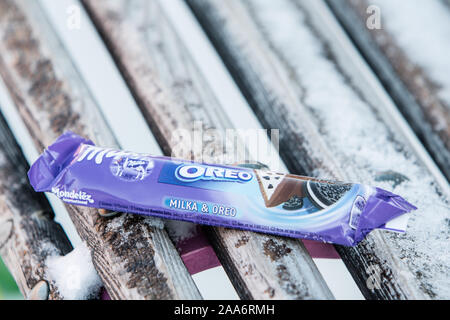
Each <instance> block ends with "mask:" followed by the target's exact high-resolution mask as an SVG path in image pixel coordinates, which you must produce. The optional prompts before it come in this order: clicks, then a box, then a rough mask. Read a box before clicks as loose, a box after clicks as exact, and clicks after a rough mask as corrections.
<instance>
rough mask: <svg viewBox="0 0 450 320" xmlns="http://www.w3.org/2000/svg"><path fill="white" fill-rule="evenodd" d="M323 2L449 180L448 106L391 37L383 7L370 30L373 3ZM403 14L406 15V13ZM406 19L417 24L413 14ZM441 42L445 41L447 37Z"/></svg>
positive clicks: (359, 0)
mask: <svg viewBox="0 0 450 320" xmlns="http://www.w3.org/2000/svg"><path fill="white" fill-rule="evenodd" d="M327 3H328V4H329V6H330V7H331V8H332V9H333V11H334V13H335V15H336V16H337V18H338V19H339V21H340V22H341V23H342V24H343V26H344V27H345V29H346V31H347V32H348V33H349V35H350V36H351V37H352V39H353V41H354V42H355V44H356V45H357V46H358V48H359V49H360V51H361V52H362V54H363V55H364V57H365V58H366V60H367V61H368V63H369V64H370V66H371V67H372V68H373V70H374V71H375V73H376V74H377V75H378V77H379V78H380V80H381V81H382V82H383V85H384V87H385V88H386V90H387V91H388V92H389V94H390V95H391V97H392V98H393V99H394V101H395V103H396V104H397V106H398V107H399V109H400V111H401V112H402V113H403V115H404V116H405V117H406V119H407V120H408V122H409V123H410V124H411V126H412V128H413V129H414V131H415V132H416V134H417V135H418V136H419V138H420V139H421V141H422V142H423V144H424V145H425V146H426V148H427V149H428V151H429V152H430V153H431V155H432V156H433V158H434V159H435V161H436V162H437V163H438V165H439V167H440V168H441V170H442V171H443V172H444V173H445V175H446V176H447V179H450V105H448V102H445V101H444V100H443V99H442V98H441V97H440V95H439V91H440V90H442V89H440V84H439V83H438V82H436V80H435V79H433V78H432V76H430V75H429V74H428V73H427V71H426V70H424V69H423V68H422V67H421V66H419V65H417V63H416V62H415V60H414V58H413V57H411V56H409V53H408V52H405V51H404V50H402V49H401V47H400V46H399V44H398V41H397V40H396V39H395V37H393V35H392V34H390V33H389V30H388V28H386V26H389V24H390V23H391V22H390V21H389V19H388V16H386V15H384V14H383V12H384V9H383V7H380V9H381V17H380V19H381V22H382V28H381V29H372V30H370V29H368V28H367V27H366V19H368V18H369V15H372V14H374V12H370V14H368V13H367V12H366V10H367V8H368V7H369V5H376V3H372V2H370V3H369V2H367V1H364V0H353V1H339V0H337V1H336V0H328V1H327ZM424 3H426V2H424ZM407 5H414V4H407ZM449 10H450V9H449ZM403 14H405V15H407V13H406V12H404V13H403ZM410 19H412V20H415V21H416V22H415V23H417V24H419V23H421V21H420V20H416V19H415V18H413V17H410ZM424 28H426V26H424ZM442 41H443V42H444V41H448V38H447V39H442ZM424 50H426V48H424ZM435 54H436V55H440V54H445V53H442V52H435Z"/></svg>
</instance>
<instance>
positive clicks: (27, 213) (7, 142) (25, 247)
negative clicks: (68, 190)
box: [0, 115, 72, 300]
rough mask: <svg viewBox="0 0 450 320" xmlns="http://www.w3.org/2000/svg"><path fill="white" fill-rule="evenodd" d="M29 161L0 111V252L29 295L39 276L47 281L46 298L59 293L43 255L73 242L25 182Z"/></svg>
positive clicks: (67, 249) (60, 251) (60, 252)
mask: <svg viewBox="0 0 450 320" xmlns="http://www.w3.org/2000/svg"><path fill="white" fill-rule="evenodd" d="M27 169H28V165H27V163H26V160H25V158H24V157H23V155H22V153H21V151H20V149H19V146H18V145H17V144H16V142H15V140H14V138H13V136H12V134H11V132H10V131H9V128H8V127H7V125H6V122H5V121H4V119H3V117H2V116H1V115H0V255H1V258H2V260H3V261H4V262H5V264H6V266H7V267H8V269H9V270H10V272H11V274H12V275H13V277H14V279H15V280H16V283H17V285H18V287H19V289H20V292H21V293H22V294H23V296H24V297H28V296H29V293H30V291H31V289H32V288H33V287H34V286H35V285H36V283H37V282H38V281H40V280H47V281H48V283H49V299H50V300H59V299H61V298H62V297H61V295H60V294H59V291H58V288H57V287H56V285H55V283H54V282H52V281H49V280H48V279H47V277H46V272H47V266H46V259H47V258H48V257H50V256H60V255H65V254H67V253H68V252H70V251H71V250H72V246H71V244H70V242H69V240H68V239H67V237H66V234H65V233H64V231H63V229H62V228H61V226H60V225H59V224H58V223H56V222H55V221H54V220H53V218H54V215H53V212H52V211H51V209H50V206H49V204H48V203H47V201H46V200H45V197H44V196H43V195H40V194H36V193H35V192H34V191H33V189H32V188H31V186H30V185H29V183H28V178H27Z"/></svg>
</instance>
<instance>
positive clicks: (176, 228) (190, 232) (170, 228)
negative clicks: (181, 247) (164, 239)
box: [165, 220, 197, 243]
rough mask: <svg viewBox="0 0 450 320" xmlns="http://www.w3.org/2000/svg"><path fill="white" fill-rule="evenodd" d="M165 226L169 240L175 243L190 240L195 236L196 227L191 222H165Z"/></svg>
mask: <svg viewBox="0 0 450 320" xmlns="http://www.w3.org/2000/svg"><path fill="white" fill-rule="evenodd" d="M165 225H166V229H167V232H168V233H169V236H170V238H171V239H172V240H173V241H174V242H175V243H178V242H180V241H183V240H187V239H189V238H192V237H193V236H195V235H196V234H197V225H196V224H194V223H191V222H185V221H176V220H165Z"/></svg>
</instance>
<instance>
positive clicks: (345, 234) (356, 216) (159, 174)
mask: <svg viewBox="0 0 450 320" xmlns="http://www.w3.org/2000/svg"><path fill="white" fill-rule="evenodd" d="M28 176H29V179H30V182H31V184H32V186H33V187H34V189H35V190H36V191H38V192H52V193H54V194H56V195H57V196H58V197H59V198H60V199H62V200H63V201H65V202H67V203H71V204H76V205H84V206H89V207H95V208H103V209H108V210H115V211H122V212H128V213H135V214H143V215H151V216H157V217H162V218H167V219H175V220H185V221H191V222H195V223H199V224H207V225H214V226H223V227H230V228H238V229H245V230H251V231H256V232H264V233H271V234H276V235H282V236H288V237H294V238H303V239H310V240H316V241H323V242H330V243H337V244H342V245H347V246H353V245H356V244H357V243H358V242H359V241H361V240H362V239H363V238H364V237H365V235H367V234H368V233H369V232H370V231H371V230H373V229H376V228H383V227H384V226H385V224H386V223H387V222H388V221H391V220H392V219H394V218H397V217H399V216H401V215H403V214H405V213H407V212H409V211H411V210H415V209H416V207H414V206H413V205H411V204H410V203H408V202H407V201H405V200H404V199H403V198H402V197H400V196H398V195H395V194H393V193H391V192H388V191H385V190H382V189H379V188H373V187H369V186H365V185H361V184H353V183H342V182H336V181H324V180H317V179H313V178H309V177H301V176H295V175H291V174H281V173H276V172H271V171H263V170H255V169H251V168H242V167H231V166H223V165H209V164H204V163H196V162H192V161H187V160H179V159H173V158H168V157H155V156H151V155H148V154H138V153H133V152H127V151H121V150H114V149H109V148H100V147H96V146H94V144H93V143H92V142H91V141H89V140H86V139H84V138H82V137H80V136H78V135H76V134H74V133H72V132H67V133H65V134H63V135H62V136H60V137H59V138H58V140H56V141H55V143H53V144H52V145H51V146H49V147H48V149H47V150H45V151H44V153H43V154H42V155H41V156H40V157H39V158H38V160H36V162H35V163H34V164H33V165H32V166H31V169H30V171H29V172H28Z"/></svg>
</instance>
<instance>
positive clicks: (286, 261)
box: [84, 1, 331, 299]
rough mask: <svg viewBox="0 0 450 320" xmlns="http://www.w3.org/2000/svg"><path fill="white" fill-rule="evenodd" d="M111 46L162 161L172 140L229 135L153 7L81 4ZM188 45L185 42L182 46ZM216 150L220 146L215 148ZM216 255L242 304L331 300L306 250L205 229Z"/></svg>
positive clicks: (208, 142)
mask: <svg viewBox="0 0 450 320" xmlns="http://www.w3.org/2000/svg"><path fill="white" fill-rule="evenodd" d="M84 3H85V5H86V8H87V10H88V12H89V13H90V14H91V16H92V19H93V21H94V22H95V23H96V25H97V27H98V29H99V31H100V33H101V34H102V36H103V38H104V39H105V41H106V43H107V44H108V45H109V47H110V50H111V51H112V53H113V55H114V57H115V59H116V62H117V63H118V65H119V66H120V67H121V69H122V71H123V73H124V75H125V78H126V79H127V80H128V83H129V84H130V87H131V89H132V91H133V92H134V95H135V98H136V99H137V101H138V103H139V104H140V106H141V108H142V110H143V113H144V115H145V117H146V118H147V120H148V121H149V123H150V125H151V127H152V129H153V130H154V132H155V134H156V135H157V136H158V140H159V142H160V143H161V145H162V146H163V148H164V150H165V152H166V153H167V154H172V155H176V156H186V154H181V153H180V151H179V150H178V151H177V150H175V149H176V148H175V146H176V142H177V141H176V140H175V139H172V138H174V137H172V133H174V132H176V130H177V129H186V130H189V131H190V130H192V129H193V128H194V122H195V121H201V123H202V129H203V130H205V131H206V130H207V129H210V128H217V129H219V130H224V129H225V128H232V125H231V124H230V121H229V120H228V119H227V116H226V115H225V114H224V112H223V109H222V108H224V107H226V106H221V105H220V104H218V102H217V100H216V99H215V96H214V94H213V92H212V91H211V89H210V87H209V85H208V83H207V81H206V80H205V79H204V78H203V77H202V74H201V73H200V72H199V71H198V68H197V66H196V65H195V63H194V62H193V61H192V59H191V58H190V57H189V56H188V55H187V54H186V51H185V49H184V46H183V41H182V40H181V39H179V38H178V37H177V35H176V34H175V33H174V31H173V27H172V26H171V25H170V23H169V22H168V21H167V19H166V17H165V15H164V12H163V11H162V10H161V8H160V7H159V4H158V2H157V1H152V2H150V1H133V2H129V1H115V2H111V1H84ZM187 41H189V40H187ZM202 138H203V139H204V140H203V149H202V148H200V149H199V150H198V149H197V150H194V151H193V154H192V158H194V159H195V158H197V159H199V156H201V154H200V153H201V152H203V151H204V150H209V151H210V153H209V154H208V155H209V156H211V157H212V158H213V157H214V156H219V155H220V150H219V146H221V142H222V141H223V140H220V139H212V138H211V137H208V136H206V137H205V136H204V137H202ZM216 144H217V145H216ZM208 230H209V235H210V238H211V239H212V242H213V243H214V246H215V249H216V253H217V255H218V256H219V258H220V259H221V261H222V263H223V266H224V268H225V269H226V270H227V271H228V275H229V277H230V279H231V280H232V282H233V283H234V285H235V287H236V289H237V290H238V293H239V294H240V296H241V297H242V298H254V299H283V298H284V299H307V298H331V294H330V292H329V290H328V288H327V287H326V285H325V284H324V281H323V279H322V278H321V276H320V274H319V272H318V271H317V269H316V268H315V265H314V264H313V262H312V260H311V258H310V257H309V255H308V254H307V253H306V251H305V249H304V247H303V245H302V244H301V243H300V242H299V241H297V240H292V239H283V238H281V237H273V236H268V235H262V234H256V233H252V232H246V231H237V230H229V229H224V228H210V229H209V228H208Z"/></svg>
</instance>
